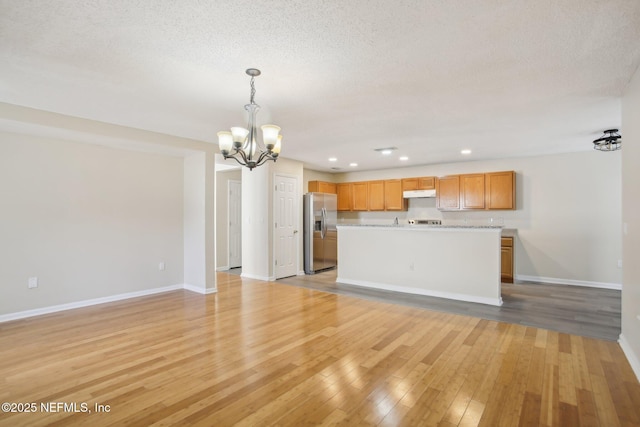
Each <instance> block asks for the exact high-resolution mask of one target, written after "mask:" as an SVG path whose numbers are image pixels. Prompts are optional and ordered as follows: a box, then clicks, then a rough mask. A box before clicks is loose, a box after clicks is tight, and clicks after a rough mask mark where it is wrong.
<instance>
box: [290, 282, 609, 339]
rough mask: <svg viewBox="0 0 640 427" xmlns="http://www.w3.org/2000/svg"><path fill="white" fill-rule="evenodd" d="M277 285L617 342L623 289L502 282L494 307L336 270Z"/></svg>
mask: <svg viewBox="0 0 640 427" xmlns="http://www.w3.org/2000/svg"><path fill="white" fill-rule="evenodd" d="M278 283H282V284H288V285H294V286H301V287H305V288H309V289H315V290H319V291H324V292H330V293H333V294H342V295H350V296H354V297H359V298H365V299H369V300H373V301H379V302H387V303H391V304H402V305H407V306H411V307H419V308H425V309H429V310H436V311H442V312H447V313H455V314H462V315H467V316H473V317H479V318H481V319H487V320H497V321H500V322H507V323H514V324H519V325H526V326H535V327H538V328H544V329H549V330H552V331H558V332H564V333H568V334H573V335H580V336H585V337H591V338H599V339H604V340H608V341H617V340H618V337H619V335H620V328H621V326H620V311H621V299H620V298H621V295H620V294H621V292H620V291H617V290H612V289H598V288H588V287H582V286H566V285H552V284H544V283H518V284H510V283H503V284H502V300H503V305H502V306H501V307H494V306H490V305H485V304H476V303H469V302H463V301H453V300H448V299H443V298H435V297H428V296H422V295H411V294H404V293H400V292H392V291H383V290H377V289H368V288H362V287H359V286H352V285H346V284H341V283H336V270H329V271H326V272H322V273H318V274H315V275H307V276H295V277H289V278H285V279H280V280H278Z"/></svg>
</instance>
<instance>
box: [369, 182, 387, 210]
mask: <svg viewBox="0 0 640 427" xmlns="http://www.w3.org/2000/svg"><path fill="white" fill-rule="evenodd" d="M368 187H369V210H370V211H383V210H384V209H385V205H384V202H385V200H384V181H369V185H368Z"/></svg>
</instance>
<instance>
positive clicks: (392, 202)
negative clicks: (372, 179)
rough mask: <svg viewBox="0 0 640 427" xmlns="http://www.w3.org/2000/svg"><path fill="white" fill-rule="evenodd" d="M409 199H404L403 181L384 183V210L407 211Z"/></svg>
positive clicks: (391, 180) (388, 180) (393, 180)
mask: <svg viewBox="0 0 640 427" xmlns="http://www.w3.org/2000/svg"><path fill="white" fill-rule="evenodd" d="M407 206H408V204H407V199H405V198H404V197H402V180H401V179H387V180H385V181H384V208H385V210H387V211H404V210H407Z"/></svg>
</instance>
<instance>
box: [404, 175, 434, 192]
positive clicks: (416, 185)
mask: <svg viewBox="0 0 640 427" xmlns="http://www.w3.org/2000/svg"><path fill="white" fill-rule="evenodd" d="M435 188H436V178H435V177H433V176H423V177H420V178H403V179H402V191H412V190H433V189H435Z"/></svg>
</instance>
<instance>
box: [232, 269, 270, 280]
mask: <svg viewBox="0 0 640 427" xmlns="http://www.w3.org/2000/svg"><path fill="white" fill-rule="evenodd" d="M240 277H243V278H246V279H255V280H262V281H263V282H269V281H273V280H275V278H273V279H271V278H269V276H258V275H255V274H249V273H245V272H244V271H243V272H242V274H241V275H240Z"/></svg>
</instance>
